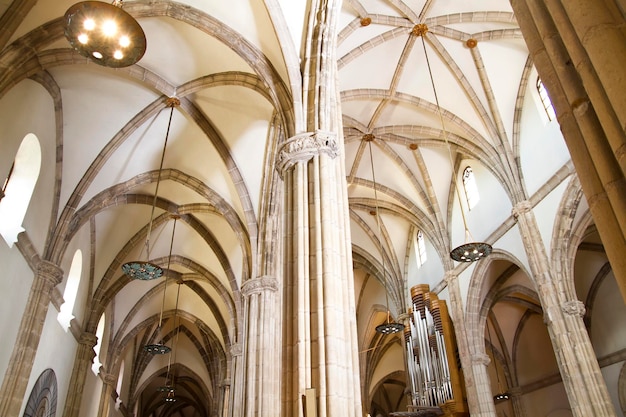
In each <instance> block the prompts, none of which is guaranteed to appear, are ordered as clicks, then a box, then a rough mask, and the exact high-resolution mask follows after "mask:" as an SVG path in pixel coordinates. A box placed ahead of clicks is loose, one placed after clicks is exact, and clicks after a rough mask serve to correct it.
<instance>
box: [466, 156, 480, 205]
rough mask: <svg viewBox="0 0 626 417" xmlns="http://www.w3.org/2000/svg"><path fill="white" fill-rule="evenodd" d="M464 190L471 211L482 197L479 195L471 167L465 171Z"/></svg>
mask: <svg viewBox="0 0 626 417" xmlns="http://www.w3.org/2000/svg"><path fill="white" fill-rule="evenodd" d="M463 189H464V190H465V198H466V199H467V207H468V208H469V210H471V209H473V208H474V207H475V206H476V204H478V200H480V196H479V195H478V186H477V185H476V178H475V177H474V171H473V170H472V167H470V166H468V167H466V168H465V169H464V170H463Z"/></svg>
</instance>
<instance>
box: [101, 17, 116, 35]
mask: <svg viewBox="0 0 626 417" xmlns="http://www.w3.org/2000/svg"><path fill="white" fill-rule="evenodd" d="M116 32H117V23H115V21H114V20H107V21H105V22H104V23H103V24H102V33H104V35H105V36H113V35H115V33H116Z"/></svg>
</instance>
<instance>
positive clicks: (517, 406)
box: [507, 387, 526, 417]
mask: <svg viewBox="0 0 626 417" xmlns="http://www.w3.org/2000/svg"><path fill="white" fill-rule="evenodd" d="M507 391H508V393H509V395H510V396H511V406H512V407H513V415H514V416H515V417H526V407H524V401H523V400H522V395H524V393H523V392H522V390H521V388H520V387H513V388H510V389H508V390H507Z"/></svg>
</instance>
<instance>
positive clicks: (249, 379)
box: [241, 276, 280, 417]
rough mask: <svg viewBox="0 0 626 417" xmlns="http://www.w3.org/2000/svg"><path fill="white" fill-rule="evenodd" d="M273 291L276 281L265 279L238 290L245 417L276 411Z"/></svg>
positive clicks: (274, 306)
mask: <svg viewBox="0 0 626 417" xmlns="http://www.w3.org/2000/svg"><path fill="white" fill-rule="evenodd" d="M277 291H278V283H277V281H276V279H275V278H273V277H269V276H263V277H259V278H256V279H251V280H248V281H246V282H245V283H244V284H243V285H242V288H241V292H242V295H243V296H244V297H245V303H246V304H245V317H246V322H245V325H246V330H245V331H246V336H245V337H246V338H245V360H246V364H245V376H244V381H245V384H246V386H245V391H246V397H245V398H246V407H245V414H244V415H245V416H246V417H252V416H256V417H264V416H269V415H273V414H275V413H276V410H278V409H279V408H280V401H279V395H280V387H279V376H280V375H279V372H280V368H279V367H278V366H277V365H278V364H277V360H278V356H277V354H276V353H277V352H278V349H279V345H278V341H279V340H280V338H279V336H280V335H279V334H277V332H278V327H277V317H278V311H277V310H278V309H277V300H276V292H277Z"/></svg>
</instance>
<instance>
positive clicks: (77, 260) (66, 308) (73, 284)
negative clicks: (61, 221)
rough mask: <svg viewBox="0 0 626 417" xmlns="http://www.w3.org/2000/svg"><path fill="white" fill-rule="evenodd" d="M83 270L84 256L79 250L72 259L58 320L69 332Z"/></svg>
mask: <svg viewBox="0 0 626 417" xmlns="http://www.w3.org/2000/svg"><path fill="white" fill-rule="evenodd" d="M82 269H83V254H82V252H81V251H80V249H79V250H77V251H76V252H75V253H74V258H73V259H72V265H71V266H70V272H69V274H68V275H67V282H66V284H65V291H64V292H63V301H64V302H63V304H62V305H61V311H59V315H58V317H57V320H59V323H61V326H63V328H64V329H65V331H67V329H68V328H69V327H70V321H71V320H72V319H73V318H74V315H73V314H72V312H73V311H74V302H75V301H76V294H77V293H78V285H79V284H80V275H81V271H82Z"/></svg>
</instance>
